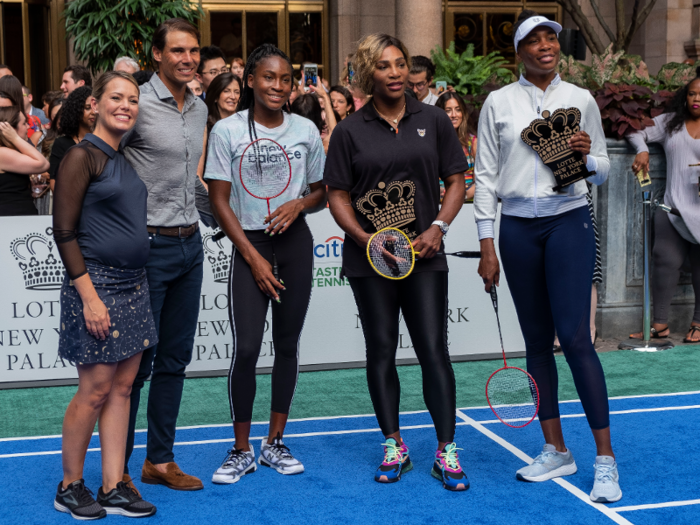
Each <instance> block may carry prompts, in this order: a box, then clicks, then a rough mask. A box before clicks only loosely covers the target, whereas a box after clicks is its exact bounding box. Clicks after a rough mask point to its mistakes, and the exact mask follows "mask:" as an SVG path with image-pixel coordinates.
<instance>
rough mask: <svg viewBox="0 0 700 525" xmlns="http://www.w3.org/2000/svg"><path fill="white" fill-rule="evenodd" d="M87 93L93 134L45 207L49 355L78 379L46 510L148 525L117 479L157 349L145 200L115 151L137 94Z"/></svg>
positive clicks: (104, 83) (127, 86)
mask: <svg viewBox="0 0 700 525" xmlns="http://www.w3.org/2000/svg"><path fill="white" fill-rule="evenodd" d="M93 94H94V100H93V102H92V104H93V111H94V112H95V113H96V114H97V115H98V119H97V125H96V128H95V132H94V134H88V135H86V136H85V138H84V139H83V140H82V141H81V142H80V143H79V144H77V145H76V146H74V147H73V148H71V149H70V151H68V153H66V155H65V157H64V158H63V161H62V162H61V165H60V167H59V173H60V177H59V178H58V179H57V183H56V192H55V198H54V210H55V211H54V221H53V224H54V237H55V239H56V245H57V247H58V251H59V253H60V255H61V259H62V260H63V264H64V265H65V267H66V277H65V279H64V281H63V286H62V287H61V333H60V339H59V349H58V352H59V355H60V356H61V357H62V358H64V359H67V360H68V361H70V362H71V363H72V364H74V365H75V366H76V368H77V370H78V377H79V384H78V392H77V393H76V395H75V396H74V397H73V399H72V400H71V402H70V404H69V405H68V409H67V410H66V415H65V418H64V420H63V444H62V452H63V480H62V481H61V482H60V483H59V484H58V489H57V493H56V499H55V501H54V507H55V508H56V509H57V510H59V511H62V512H67V513H70V514H71V515H72V516H73V517H74V518H77V519H97V518H101V517H103V516H105V515H106V514H107V513H109V514H121V515H125V516H130V517H140V516H150V515H152V514H154V513H155V512H156V508H155V507H154V506H153V505H151V504H150V503H147V502H145V501H143V500H142V499H141V497H140V495H139V493H138V492H137V491H136V490H135V488H134V486H133V484H131V481H130V480H129V479H123V473H124V457H125V449H126V435H127V429H128V423H129V406H130V393H131V385H132V384H133V382H134V378H135V376H136V372H137V370H138V368H139V364H140V362H141V352H143V351H144V350H145V349H147V348H149V347H151V346H153V345H155V344H156V342H157V336H156V330H155V325H154V322H153V314H152V313H151V304H150V299H149V293H148V281H147V280H146V270H145V268H144V267H145V265H146V259H147V257H148V252H149V240H148V233H147V231H146V199H147V196H148V192H147V191H146V186H145V185H144V183H143V182H142V181H141V180H140V179H139V177H138V175H137V174H136V171H134V169H133V168H132V167H131V165H129V163H128V162H127V160H126V158H124V156H123V155H122V154H121V153H119V152H118V151H117V148H118V147H119V142H120V140H121V138H122V136H123V135H124V133H126V132H127V131H129V130H130V129H131V128H133V126H134V124H135V122H136V118H137V116H138V101H139V89H138V85H137V84H136V81H135V80H134V79H133V78H132V77H131V76H130V75H128V74H126V73H122V72H117V71H110V72H108V73H105V74H104V75H102V77H100V78H99V79H98V81H97V82H96V84H95V88H94V91H93ZM97 421H99V430H100V444H101V447H102V487H100V489H99V490H98V493H97V501H95V499H94V498H93V497H92V494H91V492H90V490H89V489H87V488H86V487H85V484H84V481H83V465H84V462H85V453H86V450H87V447H88V444H89V442H90V438H91V435H92V431H93V429H94V428H95V423H96V422H97Z"/></svg>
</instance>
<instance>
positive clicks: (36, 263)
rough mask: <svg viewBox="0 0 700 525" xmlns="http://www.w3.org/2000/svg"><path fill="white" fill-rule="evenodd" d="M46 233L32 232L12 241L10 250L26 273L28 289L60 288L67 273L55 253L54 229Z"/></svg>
mask: <svg viewBox="0 0 700 525" xmlns="http://www.w3.org/2000/svg"><path fill="white" fill-rule="evenodd" d="M46 235H48V237H46V236H44V235H42V234H41V233H30V234H27V235H25V236H24V237H18V238H16V239H15V240H13V241H12V242H11V243H10V252H11V253H12V256H13V257H14V258H15V260H16V261H17V262H18V264H19V268H20V270H22V273H23V274H24V287H25V288H26V289H27V290H58V289H60V288H61V284H62V283H63V276H64V275H65V273H66V270H65V268H64V267H63V264H62V263H61V260H60V259H59V258H57V257H56V255H54V252H53V249H54V247H55V244H54V242H53V240H51V237H52V236H53V230H52V229H51V228H47V229H46Z"/></svg>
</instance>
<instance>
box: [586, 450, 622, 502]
mask: <svg viewBox="0 0 700 525" xmlns="http://www.w3.org/2000/svg"><path fill="white" fill-rule="evenodd" d="M593 468H594V469H595V479H594V481H593V490H592V491H591V501H595V502H596V503H613V502H615V501H619V500H620V498H622V491H621V490H620V475H619V474H618V473H617V463H615V458H613V457H610V456H596V458H595V465H593Z"/></svg>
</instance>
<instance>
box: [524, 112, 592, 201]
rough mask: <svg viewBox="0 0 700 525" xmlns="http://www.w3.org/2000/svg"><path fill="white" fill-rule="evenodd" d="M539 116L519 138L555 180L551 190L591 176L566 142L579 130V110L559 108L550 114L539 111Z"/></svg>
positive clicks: (558, 189)
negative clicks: (533, 152) (540, 115)
mask: <svg viewBox="0 0 700 525" xmlns="http://www.w3.org/2000/svg"><path fill="white" fill-rule="evenodd" d="M542 116H543V117H544V118H539V119H535V120H533V121H532V122H531V123H530V125H529V126H528V127H527V128H525V129H524V130H523V131H522V133H521V134H520V137H521V138H522V139H523V142H525V144H527V145H528V146H530V147H531V148H532V149H534V150H535V151H536V152H537V154H538V155H539V156H540V159H542V162H544V163H545V164H546V166H547V167H548V168H549V169H551V170H552V173H553V174H554V180H556V182H557V185H556V186H554V188H553V189H554V191H561V190H562V188H564V187H566V186H569V185H571V184H573V183H575V182H578V181H580V180H583V179H585V178H586V177H590V176H591V175H593V173H590V172H589V171H588V170H587V169H586V164H585V163H584V162H583V154H582V153H581V152H579V151H574V150H572V149H571V148H570V147H569V144H568V142H569V140H570V139H571V137H573V136H574V134H576V133H578V132H579V130H580V124H581V112H580V111H579V110H578V109H577V108H566V109H564V108H562V109H557V110H556V111H555V112H554V113H552V114H551V115H550V113H549V111H543V112H542Z"/></svg>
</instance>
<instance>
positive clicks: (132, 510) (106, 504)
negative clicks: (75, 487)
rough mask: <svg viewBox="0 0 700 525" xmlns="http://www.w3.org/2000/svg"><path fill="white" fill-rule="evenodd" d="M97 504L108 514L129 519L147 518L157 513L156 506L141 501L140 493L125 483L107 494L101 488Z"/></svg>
mask: <svg viewBox="0 0 700 525" xmlns="http://www.w3.org/2000/svg"><path fill="white" fill-rule="evenodd" d="M97 502H98V503H99V504H100V505H102V507H103V508H104V509H105V510H106V511H107V514H118V515H120V516H126V517H127V518H146V517H148V516H153V515H154V514H155V513H156V507H155V505H153V504H151V503H148V502H147V501H144V500H143V499H141V496H139V493H138V492H136V491H135V490H134V489H132V488H131V487H129V486H128V485H127V484H126V483H124V482H123V481H120V482H119V483H117V488H115V489H112V490H110V491H109V492H108V493H107V494H105V493H104V492H103V491H102V487H100V490H98V491H97Z"/></svg>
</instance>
